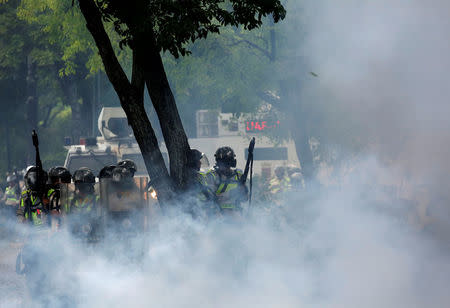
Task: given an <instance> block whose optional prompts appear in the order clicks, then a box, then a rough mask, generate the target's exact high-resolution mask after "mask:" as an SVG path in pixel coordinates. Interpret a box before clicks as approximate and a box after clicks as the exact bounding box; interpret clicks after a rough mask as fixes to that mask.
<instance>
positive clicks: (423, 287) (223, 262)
mask: <svg viewBox="0 0 450 308" xmlns="http://www.w3.org/2000/svg"><path fill="white" fill-rule="evenodd" d="M291 2H294V1H291ZM298 5H301V7H302V10H303V16H304V19H303V20H301V21H298V22H301V23H302V27H304V32H305V33H306V38H305V39H302V40H299V46H298V53H299V54H302V57H303V58H304V59H306V62H307V63H308V66H309V67H312V68H313V70H314V72H316V73H318V75H319V77H318V78H317V79H315V80H314V81H311V82H307V83H306V84H305V85H304V86H303V87H302V93H301V94H300V95H299V99H302V100H309V101H313V102H320V103H321V104H322V106H325V107H326V106H331V105H333V107H336V106H337V107H338V109H339V110H341V111H342V114H346V116H347V118H343V119H342V121H343V122H351V120H353V119H355V118H356V119H357V121H359V122H360V123H362V124H363V125H362V126H361V127H363V128H364V129H363V130H361V131H359V132H358V133H359V134H360V136H361V138H363V139H366V140H368V144H370V147H368V148H367V151H366V152H365V153H364V154H360V156H358V159H355V158H354V156H351V157H352V158H351V159H350V157H349V159H348V165H349V166H350V167H349V169H348V170H351V171H348V172H346V173H345V174H338V175H337V176H336V177H337V180H338V185H330V186H329V187H322V188H317V189H313V190H311V191H308V192H298V193H293V194H291V195H288V196H286V200H287V202H286V206H285V207H276V206H272V205H265V206H264V205H259V206H255V207H254V208H253V210H252V212H251V213H252V214H251V215H250V217H249V218H248V220H246V221H245V223H242V224H241V223H234V224H232V223H224V222H220V221H216V222H210V223H209V224H204V223H201V222H199V221H194V220H192V219H191V218H190V217H189V216H188V215H185V214H183V213H182V212H181V211H180V212H179V213H174V214H173V215H170V216H168V217H165V218H161V220H160V221H159V226H158V232H152V233H151V234H149V235H145V234H144V235H142V236H141V237H140V238H138V239H136V240H135V241H134V242H133V244H132V246H131V247H132V248H128V249H127V251H137V250H138V249H139V247H140V244H141V243H143V242H148V247H147V248H146V249H145V253H144V255H143V256H142V258H141V259H140V261H139V262H136V261H130V259H129V258H127V257H124V255H125V253H124V248H123V246H122V245H120V243H118V242H119V241H117V240H115V239H114V238H112V239H111V240H110V241H108V242H107V244H106V245H103V246H104V247H101V248H100V249H99V250H96V251H95V253H94V252H93V251H90V250H84V249H79V248H78V246H77V245H76V244H73V242H74V241H73V240H72V239H71V238H70V237H69V238H67V237H66V236H69V235H64V234H62V235H61V236H62V238H61V240H60V241H56V242H55V243H53V244H51V245H50V246H48V247H47V248H48V249H50V250H52V249H55V251H59V252H60V253H58V254H57V256H58V258H57V259H58V261H56V263H58V264H60V265H59V266H60V269H59V270H58V271H56V272H54V271H52V270H50V269H49V271H48V272H49V273H52V276H54V277H53V280H54V281H56V282H57V283H56V284H57V285H58V288H62V289H64V290H70V291H69V292H66V293H68V294H69V299H71V300H72V302H73V303H76V305H79V306H83V307H123V306H127V307H148V306H149V305H153V306H159V307H230V306H231V307H256V306H258V307H445V306H447V305H448V303H449V302H450V295H449V293H448V291H447V286H448V285H449V284H450V278H449V277H450V265H449V263H448V261H447V260H448V241H447V240H446V238H445V236H441V237H439V236H435V235H436V232H434V233H433V232H427V228H426V226H427V224H426V223H424V222H420V219H424V217H419V218H420V219H419V218H417V217H418V216H420V215H419V214H420V213H418V211H419V212H420V208H419V210H417V209H416V207H415V206H411V202H413V201H417V200H414V198H409V199H408V198H406V197H405V198H406V199H408V200H409V201H411V202H409V203H408V202H403V201H401V199H405V198H403V197H404V196H402V195H401V193H398V194H397V197H396V198H391V197H390V196H389V194H387V193H386V191H385V188H386V186H387V185H386V183H394V184H396V185H397V186H398V185H399V184H398V183H399V182H402V181H404V179H405V178H406V180H407V182H408V181H411V182H414V183H419V184H421V186H420V187H422V186H423V184H426V188H427V191H428V194H430V190H431V193H433V194H434V193H441V194H442V193H443V192H445V187H446V186H447V185H448V181H443V179H446V176H447V174H448V163H447V162H446V158H447V157H448V155H447V154H448V145H447V144H448V142H447V141H449V140H448V139H449V136H448V132H449V127H448V126H449V124H448V121H446V115H447V114H448V110H447V109H448V107H447V104H446V99H447V97H448V91H450V89H449V87H448V86H447V85H448V84H449V83H448V81H449V77H448V76H447V72H448V71H449V63H450V43H449V42H448V40H446V37H447V34H448V33H449V31H448V30H450V25H449V22H450V18H448V17H449V16H448V15H449V14H450V13H449V12H450V3H448V2H446V1H439V0H437V1H433V2H432V3H430V2H427V3H425V2H423V1H418V0H417V1H413V0H411V1H406V0H405V1H403V0H398V1H387V0H379V1H356V0H348V1H309V2H308V3H291V4H289V5H288V7H287V9H288V12H289V9H290V6H292V7H293V6H298ZM295 22H296V21H295V20H292V19H289V18H288V19H287V21H286V27H285V28H289V25H290V24H289V23H295ZM292 39H293V40H295V36H292ZM297 70H298V72H301V71H302V70H303V68H301V67H298V68H297ZM299 75H300V73H299ZM378 179H383V180H382V181H381V180H380V181H378ZM409 187H410V188H409V190H408V189H406V190H408V193H405V194H406V195H408V194H412V195H414V196H417V194H419V191H418V190H417V186H414V185H412V186H411V185H410V186H409ZM411 187H412V188H411ZM411 191H412V192H411ZM444 195H445V194H444ZM416 203H419V204H421V202H420V200H419V201H417V202H416ZM269 207H270V208H271V211H270V212H268V211H266V208H269ZM444 209H445V208H444V207H442V208H441V210H444ZM444 212H445V210H444ZM440 213H441V212H440ZM427 215H428V214H426V213H425V214H424V216H425V218H427V217H428V216H427ZM437 216H440V219H441V221H439V223H440V224H439V225H440V226H441V227H442V228H444V230H445V226H446V225H447V222H448V221H447V220H446V219H445V217H446V216H445V215H437ZM428 218H430V217H428ZM437 218H439V217H433V219H437ZM430 219H431V218H430ZM437 233H439V232H437ZM430 234H431V235H433V236H430ZM440 234H442V233H440ZM447 234H448V233H447ZM54 246H55V247H54ZM54 264H55V263H51V262H50V264H47V265H45V266H49V268H53V267H54ZM61 269H65V270H61ZM14 296H16V297H17V296H18V295H17V294H16V295H14V294H13V292H12V293H10V294H5V293H2V294H0V306H6V307H8V306H10V307H14V306H15V305H17V303H18V299H17V298H14ZM54 305H55V306H57V305H58V301H57V299H54Z"/></svg>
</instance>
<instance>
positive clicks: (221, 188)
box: [205, 146, 248, 215]
mask: <svg viewBox="0 0 450 308" xmlns="http://www.w3.org/2000/svg"><path fill="white" fill-rule="evenodd" d="M214 157H215V159H216V164H215V166H214V167H213V169H211V170H209V171H208V172H207V173H206V175H205V177H206V182H207V184H208V187H209V188H210V189H211V190H212V191H213V192H214V195H215V196H214V198H215V202H216V203H217V205H218V206H219V208H220V210H221V212H222V213H223V214H231V215H235V214H240V213H241V212H242V206H241V203H242V202H244V201H246V200H248V190H247V187H246V186H245V185H243V184H242V182H241V181H240V180H241V176H242V172H241V171H240V170H237V169H236V155H235V154H234V151H233V149H232V148H230V147H228V146H224V147H220V148H218V149H217V151H216V153H215V154H214Z"/></svg>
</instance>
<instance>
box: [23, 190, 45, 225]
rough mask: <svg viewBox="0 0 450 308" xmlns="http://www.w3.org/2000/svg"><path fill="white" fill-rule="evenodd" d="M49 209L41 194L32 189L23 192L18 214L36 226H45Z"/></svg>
mask: <svg viewBox="0 0 450 308" xmlns="http://www.w3.org/2000/svg"><path fill="white" fill-rule="evenodd" d="M46 214H47V210H46V208H45V207H44V204H43V202H42V200H41V198H40V197H39V196H37V195H36V194H35V192H33V191H32V190H30V189H27V190H25V191H23V192H22V196H21V198H20V205H19V208H18V209H17V216H19V217H24V218H25V220H28V221H30V222H31V223H32V224H33V226H35V227H39V228H41V227H43V226H44V219H45V215H46Z"/></svg>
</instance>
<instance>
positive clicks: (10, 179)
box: [6, 173, 17, 183]
mask: <svg viewBox="0 0 450 308" xmlns="http://www.w3.org/2000/svg"><path fill="white" fill-rule="evenodd" d="M6 182H8V183H11V182H17V176H16V175H15V174H14V173H13V174H10V175H8V177H7V178H6Z"/></svg>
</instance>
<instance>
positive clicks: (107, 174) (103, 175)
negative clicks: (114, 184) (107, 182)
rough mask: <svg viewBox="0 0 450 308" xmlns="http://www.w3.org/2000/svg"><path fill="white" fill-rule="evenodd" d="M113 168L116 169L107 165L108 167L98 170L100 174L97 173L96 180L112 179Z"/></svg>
mask: <svg viewBox="0 0 450 308" xmlns="http://www.w3.org/2000/svg"><path fill="white" fill-rule="evenodd" d="M114 168H116V166H114V165H109V166H105V167H103V168H102V170H100V172H99V173H98V178H99V179H110V178H112V175H113V170H114Z"/></svg>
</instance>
